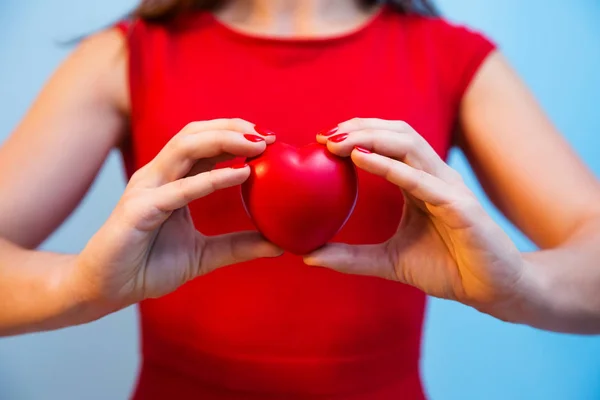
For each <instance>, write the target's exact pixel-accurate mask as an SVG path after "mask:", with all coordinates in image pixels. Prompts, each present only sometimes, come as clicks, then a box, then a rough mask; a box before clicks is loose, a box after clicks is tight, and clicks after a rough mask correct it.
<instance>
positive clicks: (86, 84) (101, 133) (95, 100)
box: [0, 30, 128, 247]
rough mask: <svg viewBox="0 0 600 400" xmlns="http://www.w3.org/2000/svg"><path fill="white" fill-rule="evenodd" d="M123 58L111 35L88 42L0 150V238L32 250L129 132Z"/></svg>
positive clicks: (119, 38)
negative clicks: (113, 148)
mask: <svg viewBox="0 0 600 400" xmlns="http://www.w3.org/2000/svg"><path fill="white" fill-rule="evenodd" d="M126 55H127V52H126V48H125V44H124V39H123V37H122V35H121V34H120V33H119V32H117V31H116V30H109V31H105V32H101V33H99V34H97V35H94V36H92V37H90V38H88V39H86V40H85V41H84V42H82V43H81V44H80V45H79V46H78V48H77V49H76V50H75V51H74V52H73V54H71V55H70V57H68V59H67V60H66V61H65V62H64V63H63V64H62V65H61V66H60V67H59V68H58V70H57V71H56V72H55V73H54V74H53V76H52V77H51V78H50V80H49V81H48V83H47V84H46V85H45V87H44V88H43V89H42V90H41V92H40V94H39V95H38V98H37V99H36V100H35V102H34V103H33V105H32V106H31V108H30V110H29V111H28V112H27V114H26V116H25V117H24V119H23V120H22V121H21V123H20V124H19V125H18V126H17V128H16V129H15V131H14V132H13V133H12V134H11V135H10V136H9V138H8V139H7V140H6V141H5V142H4V143H3V145H2V146H1V147H0V193H2V196H0V237H4V238H6V239H9V240H11V241H13V242H15V243H16V244H19V245H21V246H24V247H35V246H37V245H38V244H39V243H40V242H41V241H43V240H44V239H45V238H46V237H47V236H48V235H49V234H50V233H51V232H52V231H53V230H54V229H56V228H57V227H58V225H60V223H62V221H63V220H64V219H65V218H66V217H67V216H68V215H69V213H70V212H71V211H72V210H73V209H74V208H75V207H76V206H77V204H78V203H79V201H80V200H81V198H82V197H83V196H84V194H85V193H86V191H87V190H88V188H89V186H90V185H91V183H92V182H93V180H94V178H95V176H96V174H97V172H98V170H99V169H100V168H101V166H102V164H103V162H104V160H105V158H106V157H107V155H108V153H109V151H110V150H111V148H112V147H114V146H115V145H117V144H118V143H119V141H120V140H122V137H123V135H124V133H125V132H126V124H127V122H126V121H127V118H126V112H127V108H128V104H127V102H128V100H127V99H128V96H127V90H126V88H127V82H126V78H127V74H126V70H127V68H126V63H127V59H126V58H127V57H126Z"/></svg>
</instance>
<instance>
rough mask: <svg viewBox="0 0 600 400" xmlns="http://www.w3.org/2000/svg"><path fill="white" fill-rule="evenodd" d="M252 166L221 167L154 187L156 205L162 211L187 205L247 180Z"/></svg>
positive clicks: (169, 210)
mask: <svg viewBox="0 0 600 400" xmlns="http://www.w3.org/2000/svg"><path fill="white" fill-rule="evenodd" d="M249 176H250V168H249V167H248V166H244V167H243V168H221V169H215V170H212V171H209V172H203V173H201V174H198V175H194V176H189V177H187V178H183V179H179V180H177V181H174V182H171V183H168V184H166V185H163V186H161V187H159V188H157V189H154V193H153V196H154V205H155V207H156V208H157V209H159V210H160V211H162V212H171V211H174V210H177V209H179V208H182V207H185V206H186V205H188V204H189V203H191V202H192V201H194V200H197V199H199V198H202V197H204V196H208V195H209V194H211V193H213V192H215V191H217V190H220V189H225V188H228V187H232V186H237V185H240V184H242V183H244V182H245V181H246V179H248V177H249Z"/></svg>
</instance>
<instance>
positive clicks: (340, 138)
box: [329, 133, 348, 143]
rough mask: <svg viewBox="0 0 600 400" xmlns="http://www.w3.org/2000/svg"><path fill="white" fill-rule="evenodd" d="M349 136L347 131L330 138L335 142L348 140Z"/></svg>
mask: <svg viewBox="0 0 600 400" xmlns="http://www.w3.org/2000/svg"><path fill="white" fill-rule="evenodd" d="M347 138H348V134H347V133H342V134H340V135H335V136H332V137H330V138H329V141H331V142H333V143H340V142H343V141H344V140H346V139H347Z"/></svg>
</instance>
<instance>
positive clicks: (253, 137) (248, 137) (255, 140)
mask: <svg viewBox="0 0 600 400" xmlns="http://www.w3.org/2000/svg"><path fill="white" fill-rule="evenodd" d="M244 137H245V138H246V140H249V141H251V142H252V143H258V142H264V140H265V139H264V138H262V137H260V136H257V135H250V134H247V135H244Z"/></svg>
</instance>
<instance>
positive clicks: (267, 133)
mask: <svg viewBox="0 0 600 400" xmlns="http://www.w3.org/2000/svg"><path fill="white" fill-rule="evenodd" d="M254 130H255V131H256V132H258V133H260V134H261V135H263V136H275V132H273V131H272V130H270V129H265V128H263V127H262V126H257V125H255V126H254Z"/></svg>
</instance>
